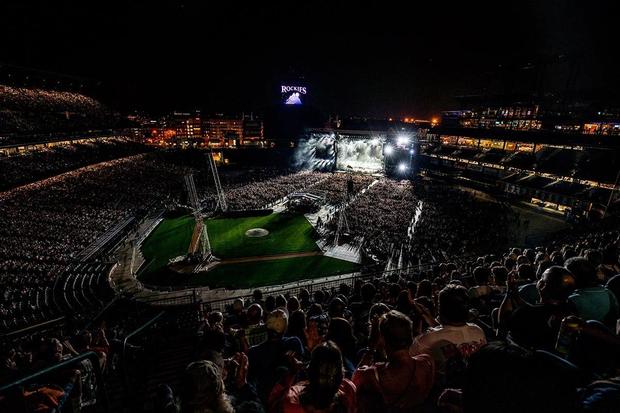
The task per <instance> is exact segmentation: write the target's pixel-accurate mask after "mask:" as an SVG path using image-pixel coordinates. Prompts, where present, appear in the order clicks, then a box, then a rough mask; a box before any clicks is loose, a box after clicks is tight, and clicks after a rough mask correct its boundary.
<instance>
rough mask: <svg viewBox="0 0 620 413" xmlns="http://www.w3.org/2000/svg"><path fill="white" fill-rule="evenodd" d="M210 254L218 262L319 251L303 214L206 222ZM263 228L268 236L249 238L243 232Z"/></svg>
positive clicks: (310, 227) (310, 226) (313, 234)
mask: <svg viewBox="0 0 620 413" xmlns="http://www.w3.org/2000/svg"><path fill="white" fill-rule="evenodd" d="M207 228H208V230H209V240H210V241H211V249H212V250H213V254H214V255H215V256H216V257H218V258H220V259H227V258H239V257H256V256H263V255H276V254H289V253H295V252H307V251H319V247H318V246H317V245H316V241H315V233H314V229H313V228H312V225H310V223H309V222H308V220H307V219H306V218H305V217H304V216H303V215H290V214H271V215H265V216H260V217H249V218H223V219H210V220H208V221H207ZM252 228H264V229H266V230H267V231H269V235H267V236H266V237H261V238H249V237H247V236H246V235H245V232H246V231H247V230H249V229H252Z"/></svg>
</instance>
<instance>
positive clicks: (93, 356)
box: [0, 351, 110, 412]
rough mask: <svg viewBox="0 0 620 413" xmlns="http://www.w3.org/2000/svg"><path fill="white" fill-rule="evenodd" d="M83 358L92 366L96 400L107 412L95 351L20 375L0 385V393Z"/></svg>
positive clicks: (106, 400) (103, 386) (106, 398)
mask: <svg viewBox="0 0 620 413" xmlns="http://www.w3.org/2000/svg"><path fill="white" fill-rule="evenodd" d="M84 360H89V361H90V362H91V364H92V366H93V371H94V372H95V379H96V381H97V402H99V401H101V407H102V408H103V411H105V412H109V411H110V410H109V407H110V403H109V400H108V394H107V392H106V388H105V382H104V380H103V375H102V371H101V367H100V366H99V357H98V356H97V353H95V352H94V351H89V352H87V353H82V354H80V355H78V356H76V357H73V358H70V359H68V360H65V361H61V362H60V363H58V364H54V365H53V366H50V367H46V368H44V369H43V370H39V371H37V372H36V373H33V374H30V375H28V376H25V377H22V378H21V379H18V380H16V381H14V382H12V383H9V384H7V385H5V386H2V387H0V395H1V394H7V393H8V392H9V391H11V390H15V389H17V388H18V387H20V386H23V385H26V384H29V383H33V382H34V381H35V380H37V379H39V378H42V377H45V376H47V375H49V374H51V373H54V372H56V371H58V370H60V369H64V368H67V367H72V366H74V365H76V364H78V363H81V362H82V361H84ZM24 412H26V409H25V408H24Z"/></svg>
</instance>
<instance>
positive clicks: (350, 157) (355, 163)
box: [336, 137, 383, 172]
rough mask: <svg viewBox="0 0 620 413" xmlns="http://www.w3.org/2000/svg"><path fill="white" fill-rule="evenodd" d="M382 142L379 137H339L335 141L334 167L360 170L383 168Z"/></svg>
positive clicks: (375, 170) (370, 170) (369, 170)
mask: <svg viewBox="0 0 620 413" xmlns="http://www.w3.org/2000/svg"><path fill="white" fill-rule="evenodd" d="M382 147H383V143H382V142H381V140H380V139H377V138H375V139H353V138H346V137H341V138H340V139H338V141H337V142H336V169H340V170H353V171H361V172H379V171H382V170H383V150H382Z"/></svg>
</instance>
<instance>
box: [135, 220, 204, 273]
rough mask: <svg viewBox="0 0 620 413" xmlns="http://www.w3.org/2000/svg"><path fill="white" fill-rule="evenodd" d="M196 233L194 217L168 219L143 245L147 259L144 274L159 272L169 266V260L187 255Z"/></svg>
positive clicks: (143, 252) (143, 251) (143, 253)
mask: <svg viewBox="0 0 620 413" xmlns="http://www.w3.org/2000/svg"><path fill="white" fill-rule="evenodd" d="M193 231H194V217H193V216H188V215H186V216H182V217H178V218H166V219H164V220H163V221H162V222H161V223H160V224H159V225H158V226H157V228H155V230H154V231H153V232H151V234H150V235H149V236H148V237H147V238H146V239H145V240H144V242H143V243H142V255H143V256H144V259H145V265H146V266H147V267H146V268H144V270H143V271H144V272H151V271H157V270H159V269H160V268H162V267H165V266H166V265H167V264H168V260H170V259H171V258H174V257H178V256H179V255H183V254H187V248H189V242H190V240H191V239H192V232H193Z"/></svg>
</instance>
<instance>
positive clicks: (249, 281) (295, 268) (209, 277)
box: [141, 255, 359, 289]
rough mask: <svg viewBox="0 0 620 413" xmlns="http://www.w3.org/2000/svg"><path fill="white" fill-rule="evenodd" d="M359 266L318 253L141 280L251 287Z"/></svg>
mask: <svg viewBox="0 0 620 413" xmlns="http://www.w3.org/2000/svg"><path fill="white" fill-rule="evenodd" d="M358 268H359V265H357V264H354V263H352V262H348V261H343V260H338V259H335V258H331V257H324V256H322V255H317V256H311V257H296V258H285V259H280V260H272V261H253V262H244V263H237V264H222V265H218V266H216V267H215V268H213V269H212V270H210V271H209V272H208V273H203V274H172V273H171V271H167V270H164V271H159V272H153V273H149V274H145V275H143V276H142V278H141V280H142V281H143V282H145V283H149V284H158V285H171V286H174V285H186V286H190V287H198V286H209V287H211V288H219V287H226V288H230V289H235V288H254V287H262V286H265V285H277V284H285V283H289V282H293V281H297V280H299V279H308V278H319V277H327V276H329V275H335V274H342V273H346V272H352V271H355V270H357V269H358Z"/></svg>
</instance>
